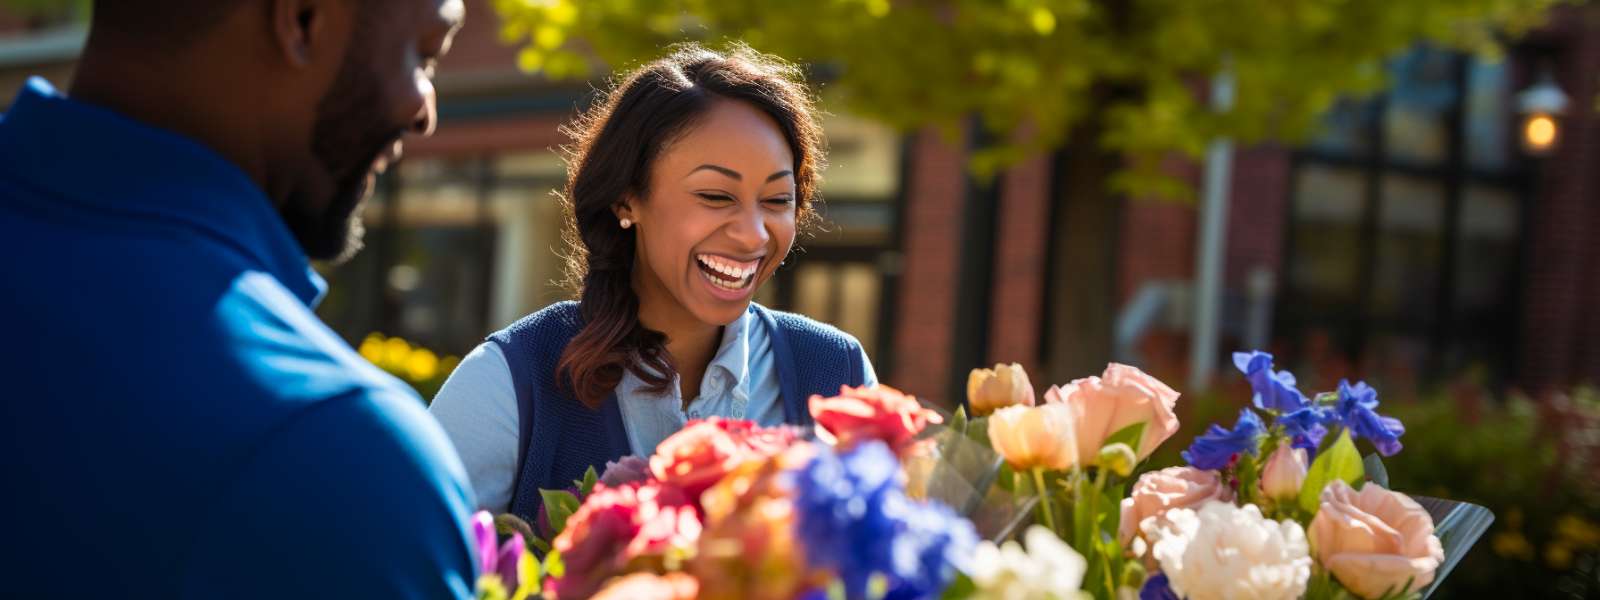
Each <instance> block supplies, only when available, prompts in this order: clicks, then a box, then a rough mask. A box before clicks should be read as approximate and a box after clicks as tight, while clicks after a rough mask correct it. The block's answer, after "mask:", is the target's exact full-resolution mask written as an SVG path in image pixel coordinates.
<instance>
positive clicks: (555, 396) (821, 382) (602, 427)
mask: <svg viewBox="0 0 1600 600" xmlns="http://www.w3.org/2000/svg"><path fill="white" fill-rule="evenodd" d="M750 311H751V312H753V313H754V314H755V315H756V316H757V317H758V319H757V321H758V322H757V323H756V324H755V326H765V327H766V328H767V333H768V335H769V336H770V337H771V340H772V352H773V358H774V363H775V366H776V367H777V371H778V384H779V389H780V390H781V392H782V395H783V398H782V400H783V418H784V421H785V422H787V423H789V424H793V425H810V424H811V413H810V410H809V409H808V408H807V404H806V403H807V400H808V399H810V398H811V396H812V395H813V394H822V395H833V394H836V393H838V392H839V386H841V385H850V386H857V385H861V383H862V381H861V375H862V371H863V370H864V369H863V366H862V364H861V347H860V345H859V344H857V343H856V341H855V339H854V338H851V337H850V336H849V335H846V334H845V333H843V332H841V331H839V330H838V329H835V328H833V327H831V326H829V325H825V324H822V323H818V322H816V321H813V320H811V319H807V318H805V317H802V316H799V315H793V314H788V313H782V312H777V311H772V310H768V309H766V308H764V307H761V306H759V305H756V304H751V305H750ZM581 326H582V317H581V316H580V314H579V311H578V303H576V302H561V303H558V304H554V305H551V306H549V307H547V308H545V309H544V310H541V311H539V312H536V313H534V314H532V315H528V316H527V317H524V318H523V319H522V320H520V321H517V322H516V323H513V324H512V325H511V326H510V327H507V328H505V329H503V330H501V331H499V332H497V333H495V334H493V335H490V336H489V341H491V342H494V343H495V344H496V345H498V346H499V347H500V350H501V352H504V353H505V357H506V364H508V365H510V367H511V380H512V384H513V385H514V386H515V387H516V390H517V420H518V423H519V424H520V425H521V428H522V429H521V431H520V435H521V439H522V441H521V444H522V452H521V455H520V456H519V457H518V467H517V479H516V483H515V484H513V486H512V492H511V512H513V513H515V514H517V515H518V516H521V517H522V518H524V519H528V520H529V521H530V522H531V521H532V519H534V518H535V516H536V515H537V514H538V512H539V505H540V504H541V498H540V496H539V490H540V489H566V488H568V487H571V486H572V481H573V480H575V479H581V478H582V477H583V472H584V471H585V470H587V469H588V468H589V467H591V466H592V467H594V468H595V471H596V472H600V471H603V470H604V469H605V465H606V462H607V461H613V460H617V459H619V458H622V457H623V456H627V455H628V454H630V453H631V449H630V448H629V447H628V436H627V433H626V431H624V429H623V424H622V412H621V410H620V409H618V407H617V397H616V394H612V395H611V396H609V397H607V398H606V400H605V402H604V403H602V404H601V405H600V408H599V410H594V409H590V408H589V407H587V406H584V405H583V403H582V402H579V401H578V399H577V398H575V397H573V396H572V395H571V394H570V393H569V392H567V391H566V386H561V385H557V382H556V376H555V373H556V363H557V362H558V361H559V360H560V359H561V352H562V351H563V350H565V349H566V347H567V343H568V342H570V341H572V338H573V337H574V336H576V335H577V334H578V330H579V329H580V328H581Z"/></svg>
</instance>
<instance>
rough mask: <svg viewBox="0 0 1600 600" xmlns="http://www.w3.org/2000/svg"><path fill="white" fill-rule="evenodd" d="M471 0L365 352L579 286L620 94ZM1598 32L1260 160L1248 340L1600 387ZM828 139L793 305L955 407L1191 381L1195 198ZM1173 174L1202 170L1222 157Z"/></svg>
mask: <svg viewBox="0 0 1600 600" xmlns="http://www.w3.org/2000/svg"><path fill="white" fill-rule="evenodd" d="M468 5H469V17H468V24H467V28H466V30H465V31H463V32H462V33H461V35H460V36H458V38H457V42H456V44H455V47H454V49H453V51H452V53H451V55H450V56H449V57H448V58H447V59H446V60H445V62H444V64H443V65H441V69H440V76H439V79H438V81H437V85H438V88H439V91H440V95H441V104H440V112H441V126H440V129H439V133H438V134H437V135H436V136H435V137H434V138H432V139H430V140H426V141H419V142H416V143H413V144H410V145H409V147H408V151H407V157H406V160H405V161H404V162H403V163H402V164H401V165H400V167H399V168H397V169H393V170H391V174H390V175H389V176H387V177H386V178H385V179H384V181H383V182H382V184H381V185H380V188H381V191H380V193H379V194H378V195H377V197H376V198H375V200H374V202H372V203H371V204H370V205H369V207H368V211H367V213H366V215H365V217H366V219H367V220H368V224H369V228H368V229H369V243H368V249H367V250H366V251H365V252H363V253H362V254H361V255H360V256H359V257H358V258H357V259H356V260H355V261H353V262H351V263H349V264H346V265H343V266H341V267H338V268H330V269H329V270H330V271H331V272H330V279H331V280H332V282H333V290H332V292H331V294H330V297H329V298H328V300H327V302H326V303H325V304H324V306H323V308H322V312H323V314H324V316H325V318H327V319H328V320H329V322H330V323H332V324H333V325H334V326H335V327H336V328H337V329H338V330H339V331H340V332H341V333H342V334H344V335H345V336H347V337H349V338H351V339H352V340H359V339H360V338H361V337H362V336H364V335H365V334H366V333H368V332H372V331H382V332H384V333H388V334H394V335H401V336H404V337H406V338H408V339H411V340H413V341H415V342H420V343H423V344H425V345H428V346H431V347H434V348H436V349H439V350H441V351H444V352H451V353H459V352H464V351H466V350H467V349H469V348H470V347H471V346H472V345H473V344H474V343H476V341H477V340H478V339H480V338H481V336H482V335H483V334H484V333H486V332H488V331H490V330H493V329H496V328H498V327H500V326H502V325H504V324H505V323H508V322H509V321H511V320H513V319H515V318H517V317H518V316H520V315H522V314H525V313H527V312H529V311H532V310H535V309H537V308H538V307H540V306H543V305H545V304H547V303H549V302H551V301H553V300H556V299H560V298H564V297H565V292H563V291H562V290H561V289H560V288H559V287H558V286H556V285H555V284H554V283H553V282H554V281H555V280H557V279H559V277H560V272H559V269H560V262H559V260H558V258H557V255H556V253H555V251H556V250H558V249H559V247H560V238H559V234H558V227H559V220H560V214H559V210H558V208H557V205H556V203H555V201H554V198H553V197H552V196H551V192H552V190H554V189H556V188H557V187H559V185H560V183H561V180H562V165H561V163H560V161H559V159H558V157H557V154H556V153H555V152H554V151H553V149H554V148H555V147H556V146H558V145H560V144H561V143H562V142H563V138H562V137H561V135H560V134H559V133H558V130H557V128H558V126H559V125H560V124H561V123H563V122H565V121H566V120H568V119H570V118H571V116H572V115H573V114H574V113H575V111H576V110H577V109H579V108H581V107H582V106H583V105H584V104H585V103H586V102H588V101H589V100H590V99H591V98H592V93H591V91H592V90H591V86H589V85H587V84H579V85H573V84H552V83H551V82H548V81H544V80H541V79H539V78H536V77H530V76H528V75H526V74H523V73H521V72H519V71H518V70H517V69H516V65H515V63H516V60H515V56H516V53H515V49H513V48H508V47H505V46H503V45H501V44H500V43H499V41H498V40H499V36H498V31H497V29H498V24H497V22H496V20H495V18H494V16H493V14H492V13H491V12H490V10H489V2H487V1H486V0H473V1H470V2H469V3H468ZM1597 23H1600V8H1596V7H1585V8H1581V9H1576V8H1568V9H1562V10H1561V11H1559V12H1557V13H1556V14H1555V18H1554V19H1553V22H1552V25H1551V26H1549V27H1547V28H1545V29H1543V30H1540V31H1538V32H1536V33H1535V34H1533V35H1530V36H1528V37H1526V38H1525V39H1522V40H1518V41H1515V42H1514V43H1512V44H1511V47H1510V50H1509V52H1508V53H1507V56H1506V59H1505V60H1504V61H1501V62H1490V61H1484V60H1479V59H1476V58H1474V57H1470V56H1465V55H1461V54H1457V53H1451V52H1444V51H1439V50H1433V49H1427V48H1419V49H1417V50H1416V51H1414V52H1412V53H1410V54H1407V55H1406V56H1404V57H1401V58H1399V59H1397V60H1395V61H1394V63H1393V64H1392V65H1391V66H1390V69H1391V74H1392V75H1393V78H1392V79H1393V82H1394V87H1393V89H1392V90H1391V91H1390V92H1388V93H1386V94H1384V95H1382V96H1379V97H1376V98H1372V99H1366V100H1352V101H1349V102H1346V103H1343V104H1341V105H1340V106H1339V107H1338V108H1337V109H1336V110H1335V111H1333V113H1332V114H1331V115H1330V116H1329V118H1328V128H1327V132H1326V133H1325V134H1324V135H1322V136H1320V137H1318V138H1317V139H1316V140H1314V141H1312V142H1309V143H1307V144H1305V145H1303V146H1300V147H1284V146H1262V147H1252V148H1241V149H1239V150H1238V151H1237V152H1236V154H1235V155H1234V161H1233V162H1234V165H1233V170H1232V175H1231V185H1230V186H1229V189H1230V192H1229V194H1228V206H1229V209H1228V212H1227V219H1226V222H1227V236H1226V244H1225V252H1224V256H1225V268H1224V270H1223V273H1224V278H1223V282H1222V283H1223V289H1224V294H1223V300H1224V301H1223V310H1222V314H1221V333H1222V335H1221V345H1222V346H1223V347H1222V348H1219V350H1228V349H1233V348H1237V347H1241V346H1244V345H1247V344H1255V345H1262V346H1266V347H1267V348H1269V349H1271V350H1273V351H1275V352H1278V353H1279V354H1280V356H1281V358H1283V362H1284V363H1285V364H1287V365H1290V366H1293V367H1294V368H1295V369H1296V371H1297V372H1298V373H1301V374H1302V378H1310V379H1313V380H1316V382H1317V383H1319V384H1325V383H1327V382H1328V381H1329V380H1331V379H1332V378H1334V377H1338V376H1343V375H1359V376H1363V377H1368V378H1374V379H1378V380H1380V381H1381V383H1383V384H1384V385H1387V386H1388V389H1395V384H1396V383H1416V384H1426V383H1428V382H1433V381H1441V380H1450V379H1453V378H1456V377H1459V376H1463V374H1468V375H1469V376H1472V377H1478V378H1481V379H1482V380H1483V381H1485V382H1487V383H1490V384H1493V385H1516V386H1522V387H1527V388H1535V389H1543V388H1547V387H1551V386H1565V385H1570V384H1574V383H1578V382H1584V381H1595V380H1600V341H1595V340H1600V311H1594V310H1589V305H1590V304H1593V303H1594V302H1595V301H1596V300H1600V244H1597V243H1595V242H1593V241H1591V240H1590V238H1589V235H1588V232H1589V231H1591V230H1593V229H1595V228H1596V226H1600V207H1594V206H1592V204H1594V202H1595V201H1597V200H1600V187H1597V186H1600V181H1597V178H1600V175H1597V173H1596V172H1597V171H1600V155H1597V146H1596V145H1597V144H1600V124H1597V118H1600V112H1597V108H1600V107H1597V106H1596V96H1597V91H1600V90H1597V89H1596V86H1597V84H1600V81H1597V79H1600V77H1597V74H1600V25H1597ZM0 25H3V27H0V32H6V31H9V32H10V33H3V34H0V85H4V86H6V87H7V88H8V89H16V88H17V87H18V86H19V85H20V83H21V81H22V78H23V77H24V76H25V75H27V74H30V73H39V74H44V75H46V76H47V77H50V78H51V79H53V80H55V81H56V82H58V83H63V84H64V83H65V82H66V80H67V78H68V77H69V76H70V72H71V67H72V60H73V58H74V56H75V54H76V51H77V50H76V49H77V47H78V45H81V42H82V28H81V26H79V25H73V24H71V21H70V20H42V21H41V20H36V21H34V22H20V21H16V20H14V19H13V20H9V21H0ZM75 44H76V45H75ZM1545 70H1549V72H1551V73H1552V74H1553V75H1554V76H1555V79H1556V80H1557V81H1558V82H1559V85H1560V87H1561V88H1562V89H1563V90H1564V91H1565V93H1566V94H1567V95H1568V96H1569V97H1570V98H1571V99H1572V103H1571V107H1570V108H1569V110H1568V111H1567V114H1566V116H1565V117H1564V118H1563V119H1562V121H1561V137H1560V140H1559V143H1558V145H1557V147H1556V148H1555V150H1554V152H1553V153H1552V154H1550V155H1549V156H1547V157H1545V158H1542V159H1534V158H1531V157H1529V156H1528V155H1527V154H1525V153H1523V152H1522V151H1521V150H1520V149H1519V148H1518V145H1517V140H1518V139H1519V131H1518V118H1519V117H1518V113H1517V110H1516V106H1515V96H1516V94H1517V93H1518V92H1519V91H1521V90H1523V89H1526V88H1528V87H1529V86H1531V85H1533V83H1534V82H1535V81H1536V80H1537V79H1538V78H1539V76H1540V74H1541V73H1543V72H1544V71H1545ZM833 111H834V112H839V111H838V110H837V109H836V108H834V109H833ZM825 129H826V131H827V134H828V136H829V141H830V147H831V152H832V154H831V157H830V159H831V160H830V162H831V163H832V168H831V169H830V171H829V174H828V180H827V184H826V187H825V188H824V189H823V193H824V195H825V197H826V198H827V200H828V205H827V209H826V210H827V215H828V217H829V219H830V220H831V221H832V223H834V225H833V226H832V227H830V228H829V229H828V230H826V231H823V232H819V233H817V234H815V235H814V236H812V237H811V238H809V239H806V240H803V242H802V243H803V245H804V253H803V254H801V255H799V256H797V257H796V258H795V259H792V260H791V261H790V265H789V267H786V268H785V269H784V270H782V271H781V272H780V275H779V277H778V279H777V280H776V281H775V282H774V283H773V284H771V285H769V286H768V287H767V288H766V289H764V290H763V292H762V298H761V299H762V300H763V301H764V302H766V303H768V304H770V305H773V306H776V307H779V308H785V309H789V310H797V311H800V312H805V313H808V314H811V315H813V316H816V317H818V318H821V319H824V320H828V321H830V322H834V323H836V324H839V325H840V326H841V327H843V328H845V329H846V330H848V331H851V332H852V333H854V334H856V335H857V336H858V337H860V338H861V339H862V340H863V342H864V343H865V345H866V346H867V347H868V349H869V351H870V352H871V353H872V355H873V357H874V359H875V362H876V364H877V367H878V370H879V373H880V375H881V376H883V378H884V379H885V381H888V382H891V383H894V384H896V385H899V386H901V387H904V388H907V389H908V390H910V391H913V392H915V393H918V394H920V395H924V396H927V397H930V398H934V399H938V400H944V399H948V398H951V397H952V395H954V394H958V393H959V390H960V389H961V384H962V382H963V381H964V377H965V373H966V371H967V369H969V368H971V367H973V366H978V365H980V364H985V363H992V362H995V361H1001V360H1004V361H1016V362H1020V363H1022V364H1023V365H1025V366H1027V367H1028V369H1029V371H1030V372H1031V373H1033V374H1034V378H1035V380H1036V383H1037V384H1039V385H1041V386H1042V385H1044V384H1046V383H1051V382H1062V381H1065V380H1067V379H1070V378H1072V377H1077V376H1082V375H1086V374H1089V373H1091V372H1092V370H1093V365H1098V364H1103V363H1104V362H1106V361H1107V360H1111V359H1119V360H1128V361H1132V362H1135V363H1136V364H1140V365H1142V366H1145V367H1146V368H1148V369H1150V370H1152V371H1154V372H1157V373H1159V374H1161V375H1162V376H1163V377H1167V378H1169V381H1175V382H1176V381H1182V375H1183V373H1184V371H1185V369H1186V368H1187V365H1188V333H1187V332H1188V331H1189V328H1190V322H1191V321H1192V318H1191V313H1192V312H1193V310H1192V304H1193V303H1192V302H1190V301H1189V297H1190V296H1192V292H1191V289H1192V287H1193V286H1192V285H1191V283H1192V280H1193V278H1194V271H1195V253H1196V248H1197V241H1198V236H1197V226H1196V223H1197V210H1198V209H1197V206H1196V205H1195V204H1193V203H1174V202H1161V201H1146V200H1138V199H1127V198H1114V197H1110V196H1108V195H1107V194H1106V193H1105V192H1104V189H1103V186H1098V185H1091V184H1089V183H1086V182H1093V181H1096V180H1095V179H1094V176H1095V172H1094V168H1097V167H1107V166H1108V165H1109V164H1110V163H1109V162H1107V161H1114V160H1115V157H1092V156H1091V157H1089V158H1090V159H1092V160H1085V156H1084V155H1083V154H1081V153H1080V150H1079V149H1074V148H1069V149H1066V150H1063V151H1061V152H1059V153H1057V154H1056V155H1052V156H1041V157H1036V158H1034V159H1033V160H1030V161H1027V162H1025V163H1023V164H1021V165H1018V166H1016V167H1014V168H1012V169H1010V170H1009V171H1007V172H1005V173H1004V174H1002V176H1001V177H999V178H997V180H996V181H995V182H994V183H993V184H981V183H979V182H974V181H972V180H971V179H970V178H969V177H967V175H966V171H965V170H964V164H965V163H964V158H965V154H966V152H967V150H966V146H967V144H969V143H971V141H970V140H955V141H952V140H946V139H943V138H941V137H940V136H939V135H937V134H935V133H932V132H917V133H913V134H910V135H900V134H897V133H895V132H892V131H889V130H887V129H885V128H883V127H880V126H877V125H875V124H873V123H870V122H866V121H863V120H860V119H852V118H849V117H848V116H840V117H833V118H830V119H829V120H828V121H827V122H826V123H825ZM1096 160H1098V161H1100V162H1099V163H1096V162H1095V161H1096ZM1173 168H1174V170H1175V171H1176V172H1178V173H1181V174H1183V175H1185V176H1186V177H1189V178H1190V179H1192V180H1193V181H1195V182H1196V183H1198V182H1199V177H1200V175H1199V174H1200V167H1199V166H1198V165H1193V164H1176V165H1174V166H1173ZM1084 169H1088V170H1087V171H1084ZM1225 363H1226V361H1224V366H1226V364H1225ZM1171 378H1176V379H1171Z"/></svg>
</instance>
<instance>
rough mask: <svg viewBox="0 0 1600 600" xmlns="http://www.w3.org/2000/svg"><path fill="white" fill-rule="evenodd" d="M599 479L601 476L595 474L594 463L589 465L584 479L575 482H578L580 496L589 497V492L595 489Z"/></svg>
mask: <svg viewBox="0 0 1600 600" xmlns="http://www.w3.org/2000/svg"><path fill="white" fill-rule="evenodd" d="M599 480H600V476H598V475H595V472H594V465H589V470H587V471H584V472H583V479H581V480H579V481H574V482H573V483H576V484H578V497H580V498H588V497H589V492H591V491H594V484H595V482H596V481H599Z"/></svg>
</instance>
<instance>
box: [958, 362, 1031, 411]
mask: <svg viewBox="0 0 1600 600" xmlns="http://www.w3.org/2000/svg"><path fill="white" fill-rule="evenodd" d="M967 403H968V405H969V406H971V407H972V416H974V417H981V416H984V415H987V414H989V413H992V412H994V411H995V410H996V409H1001V408H1005V407H1007V406H1017V405H1023V406H1033V403H1034V400H1033V384H1032V383H1029V382H1028V373H1027V372H1026V371H1024V370H1022V365H1019V364H1016V363H1012V364H1009V365H1004V364H997V365H995V366H994V368H993V369H973V370H972V373H971V374H970V375H968V376H967Z"/></svg>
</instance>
